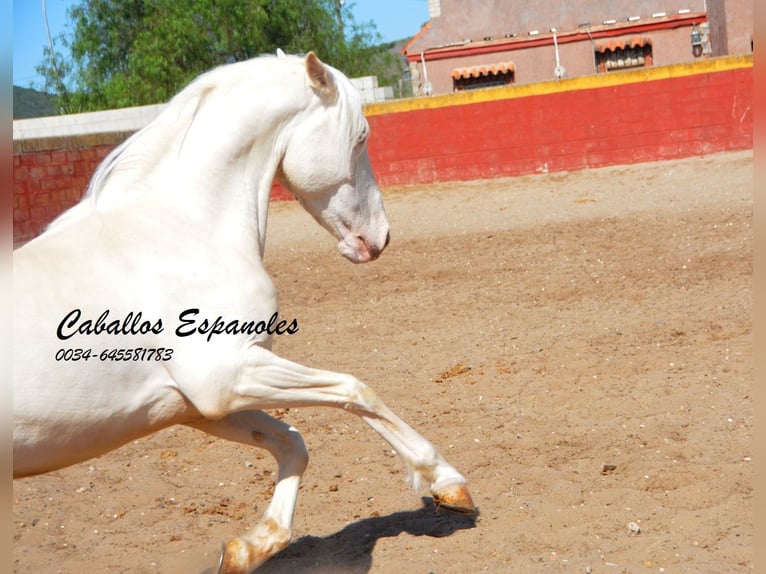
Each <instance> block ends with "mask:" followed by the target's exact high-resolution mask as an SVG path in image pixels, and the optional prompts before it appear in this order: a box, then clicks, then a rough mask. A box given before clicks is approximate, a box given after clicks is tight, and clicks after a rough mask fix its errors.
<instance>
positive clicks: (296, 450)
mask: <svg viewBox="0 0 766 574" xmlns="http://www.w3.org/2000/svg"><path fill="white" fill-rule="evenodd" d="M190 426H194V427H196V428H198V429H200V430H202V431H204V432H207V433H210V434H213V435H216V436H219V437H221V438H225V439H228V440H233V441H237V442H241V443H244V444H247V445H251V446H257V447H260V448H265V449H266V450H268V451H269V452H270V453H271V454H272V455H273V456H274V458H275V459H276V461H277V464H278V467H279V471H278V475H277V483H276V486H275V488H274V496H273V497H272V499H271V502H270V503H269V506H268V508H267V509H266V512H265V513H264V515H263V518H262V519H261V521H260V522H259V523H258V524H257V525H256V526H255V528H253V529H252V530H250V532H248V533H247V534H246V535H244V536H242V537H240V538H235V539H234V540H232V541H231V542H229V543H228V544H226V545H224V548H223V551H222V555H221V563H220V567H219V570H218V571H219V572H220V573H225V574H235V573H236V574H244V573H247V572H250V571H251V570H253V569H254V568H257V567H258V566H259V565H260V564H262V563H263V562H265V561H266V560H268V559H269V558H270V557H271V556H273V555H274V554H276V553H277V552H279V551H280V550H282V549H283V548H284V547H285V546H287V544H288V543H289V542H290V537H291V535H292V524H293V515H294V514H295V503H296V501H297V498H298V487H299V486H300V480H301V476H302V475H303V472H304V471H305V470H306V465H307V464H308V452H307V451H306V447H305V445H304V443H303V438H302V437H301V435H300V433H298V431H297V430H295V429H294V428H292V427H291V426H290V425H288V424H286V423H284V422H282V421H279V420H277V419H275V418H273V417H271V416H269V415H268V414H266V413H265V412H263V411H242V412H238V413H233V414H230V415H229V416H227V417H224V418H223V419H220V420H216V421H203V422H197V423H193V424H191V425H190Z"/></svg>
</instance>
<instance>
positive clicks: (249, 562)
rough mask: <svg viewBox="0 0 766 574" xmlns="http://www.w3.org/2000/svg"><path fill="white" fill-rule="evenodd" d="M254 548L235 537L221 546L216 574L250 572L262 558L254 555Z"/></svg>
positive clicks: (245, 573)
mask: <svg viewBox="0 0 766 574" xmlns="http://www.w3.org/2000/svg"><path fill="white" fill-rule="evenodd" d="M255 554H256V552H255V548H254V547H253V545H252V544H250V543H249V542H247V541H245V540H242V539H241V538H235V539H234V540H232V541H231V542H229V543H228V544H224V545H223V547H222V548H221V557H220V558H219V559H218V574H250V572H252V570H253V569H254V568H255V567H256V566H257V565H258V564H259V563H261V562H263V560H259V559H258V557H257V556H256V555H255Z"/></svg>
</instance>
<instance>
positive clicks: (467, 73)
mask: <svg viewBox="0 0 766 574" xmlns="http://www.w3.org/2000/svg"><path fill="white" fill-rule="evenodd" d="M513 71H514V65H513V62H500V63H499V64H482V65H480V66H469V67H467V68H455V69H454V70H452V74H451V75H452V77H453V78H454V79H455V80H457V79H459V78H478V77H480V76H497V75H498V74H505V73H507V72H513Z"/></svg>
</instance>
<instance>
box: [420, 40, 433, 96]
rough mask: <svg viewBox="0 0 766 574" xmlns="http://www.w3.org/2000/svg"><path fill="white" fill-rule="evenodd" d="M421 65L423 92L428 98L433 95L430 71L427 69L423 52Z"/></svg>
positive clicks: (421, 52)
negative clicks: (429, 76) (429, 78)
mask: <svg viewBox="0 0 766 574" xmlns="http://www.w3.org/2000/svg"><path fill="white" fill-rule="evenodd" d="M420 63H421V64H422V65H423V91H424V92H425V94H426V95H427V96H430V95H431V84H429V83H428V69H427V68H426V57H425V55H424V54H423V51H422V50H421V51H420Z"/></svg>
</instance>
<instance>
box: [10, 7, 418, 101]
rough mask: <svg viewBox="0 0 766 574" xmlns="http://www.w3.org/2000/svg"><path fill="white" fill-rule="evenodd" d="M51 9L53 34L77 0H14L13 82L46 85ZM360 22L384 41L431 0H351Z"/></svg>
mask: <svg viewBox="0 0 766 574" xmlns="http://www.w3.org/2000/svg"><path fill="white" fill-rule="evenodd" d="M43 3H45V5H46V11H47V13H48V26H49V28H50V34H51V37H52V38H54V39H55V38H56V37H57V36H59V34H61V33H62V32H64V31H66V30H67V28H68V22H67V16H66V12H67V8H68V7H69V6H71V5H72V4H75V3H76V0H13V84H14V85H15V86H22V87H24V88H28V87H33V88H37V89H41V88H42V87H43V80H42V78H41V77H40V76H39V75H38V74H37V73H36V72H35V67H36V66H37V65H38V64H40V62H41V61H42V59H43V48H44V47H45V46H47V45H48V36H47V35H46V31H45V20H44V18H43V9H42V6H43ZM348 3H349V4H350V5H351V8H352V11H353V13H354V19H355V20H356V21H357V22H360V23H361V22H368V21H370V20H371V21H373V22H374V23H375V26H376V27H377V29H378V32H379V33H380V35H381V36H382V38H383V41H385V42H392V41H394V40H401V39H402V38H409V37H412V36H414V35H415V34H416V33H417V32H418V30H420V27H421V26H422V25H423V24H424V23H425V22H427V21H428V0H349V2H348Z"/></svg>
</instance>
